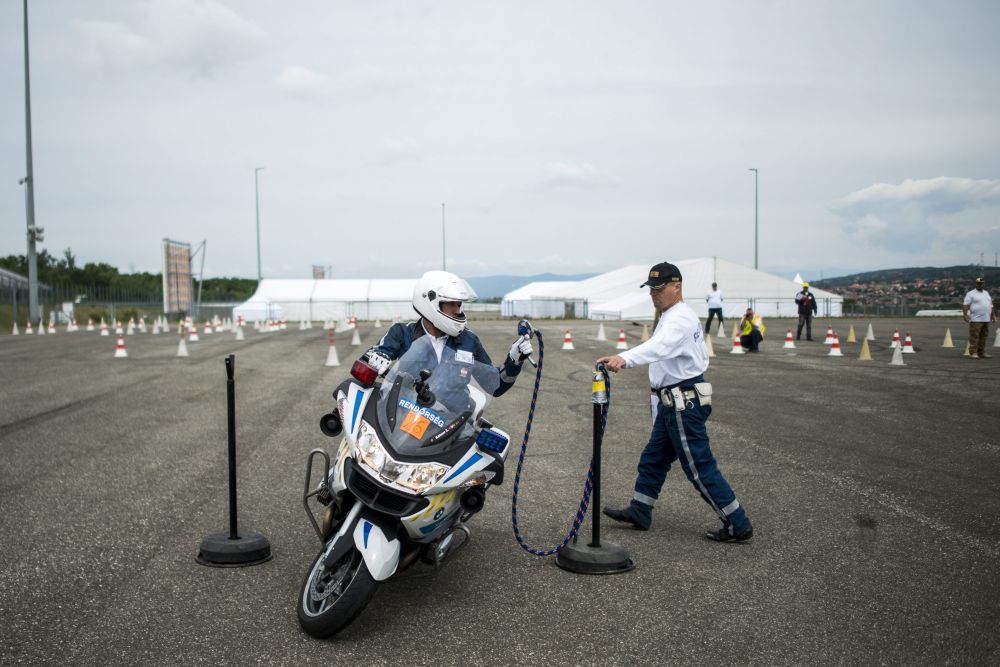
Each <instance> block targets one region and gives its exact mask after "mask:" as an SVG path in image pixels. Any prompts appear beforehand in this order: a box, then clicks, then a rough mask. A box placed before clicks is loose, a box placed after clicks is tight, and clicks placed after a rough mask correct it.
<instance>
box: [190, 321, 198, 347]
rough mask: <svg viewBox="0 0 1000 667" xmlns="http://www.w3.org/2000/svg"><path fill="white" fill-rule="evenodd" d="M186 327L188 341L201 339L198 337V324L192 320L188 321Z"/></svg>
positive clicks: (192, 341) (193, 341) (194, 341)
mask: <svg viewBox="0 0 1000 667" xmlns="http://www.w3.org/2000/svg"><path fill="white" fill-rule="evenodd" d="M187 329H188V342H189V343H197V342H198V341H199V340H201V339H200V338H198V326H197V325H196V324H194V323H193V322H189V323H188V325H187Z"/></svg>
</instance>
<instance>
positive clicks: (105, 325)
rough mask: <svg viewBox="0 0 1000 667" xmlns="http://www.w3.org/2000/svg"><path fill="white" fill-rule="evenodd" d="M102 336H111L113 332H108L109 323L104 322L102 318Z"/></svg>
mask: <svg viewBox="0 0 1000 667" xmlns="http://www.w3.org/2000/svg"><path fill="white" fill-rule="evenodd" d="M101 335H102V336H110V335H111V332H110V331H108V323H107V322H105V321H104V318H103V317H102V318H101Z"/></svg>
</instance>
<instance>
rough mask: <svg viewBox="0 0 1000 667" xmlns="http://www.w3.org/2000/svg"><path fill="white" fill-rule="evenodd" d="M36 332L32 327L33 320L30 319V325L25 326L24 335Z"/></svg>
mask: <svg viewBox="0 0 1000 667" xmlns="http://www.w3.org/2000/svg"><path fill="white" fill-rule="evenodd" d="M33 333H35V330H34V329H32V328H31V320H28V326H26V327H24V335H25V336H30V335H32V334H33Z"/></svg>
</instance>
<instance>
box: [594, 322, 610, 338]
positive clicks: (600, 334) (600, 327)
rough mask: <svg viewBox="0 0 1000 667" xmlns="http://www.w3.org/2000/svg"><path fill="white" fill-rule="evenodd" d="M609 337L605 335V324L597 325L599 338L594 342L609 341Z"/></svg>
mask: <svg viewBox="0 0 1000 667" xmlns="http://www.w3.org/2000/svg"><path fill="white" fill-rule="evenodd" d="M607 339H608V337H607V336H606V335H605V334H604V323H603V322H601V323H600V324H598V325H597V338H595V339H594V340H607Z"/></svg>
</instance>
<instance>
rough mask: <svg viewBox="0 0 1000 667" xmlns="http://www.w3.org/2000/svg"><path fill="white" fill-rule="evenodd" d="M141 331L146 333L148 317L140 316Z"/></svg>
mask: <svg viewBox="0 0 1000 667" xmlns="http://www.w3.org/2000/svg"><path fill="white" fill-rule="evenodd" d="M139 333H146V318H145V317H140V318H139Z"/></svg>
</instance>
